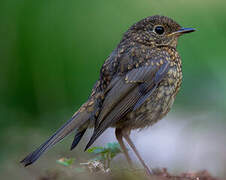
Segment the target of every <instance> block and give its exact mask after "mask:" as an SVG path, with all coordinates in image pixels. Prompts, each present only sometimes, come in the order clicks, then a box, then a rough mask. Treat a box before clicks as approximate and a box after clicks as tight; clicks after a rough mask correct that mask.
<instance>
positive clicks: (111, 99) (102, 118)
mask: <svg viewBox="0 0 226 180" xmlns="http://www.w3.org/2000/svg"><path fill="white" fill-rule="evenodd" d="M162 62H163V63H162V64H158V65H156V64H155V65H145V66H141V67H139V68H136V69H132V70H131V71H129V72H128V73H127V74H126V75H125V76H120V78H119V76H117V77H116V80H114V79H113V80H112V83H113V85H111V83H110V85H109V86H111V89H110V90H109V91H108V93H107V94H106V97H105V99H104V102H103V106H102V107H103V108H102V110H101V112H100V114H99V116H98V119H97V120H96V124H95V128H94V133H93V135H92V137H91V139H90V141H89V143H88V144H87V146H86V149H87V148H88V147H89V146H91V145H92V144H93V142H94V141H95V140H96V139H97V138H98V137H99V136H100V135H101V134H102V133H103V132H104V131H105V130H106V129H107V128H108V127H110V126H111V125H113V124H115V123H116V122H117V121H118V120H120V119H122V118H123V117H124V116H125V115H126V114H127V113H129V112H131V111H133V110H134V109H136V108H138V107H140V105H141V104H143V102H144V101H145V100H146V98H148V97H149V96H150V95H151V94H152V92H153V91H154V90H155V89H156V87H157V86H158V84H159V82H160V81H161V80H162V79H163V78H164V77H165V76H166V74H167V72H168V70H169V62H168V61H166V60H165V61H162Z"/></svg>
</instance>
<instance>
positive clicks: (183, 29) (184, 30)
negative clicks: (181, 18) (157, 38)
mask: <svg viewBox="0 0 226 180" xmlns="http://www.w3.org/2000/svg"><path fill="white" fill-rule="evenodd" d="M194 31H195V29H194V28H181V29H179V30H178V31H175V32H173V33H171V34H169V35H168V36H172V35H177V36H180V35H182V34H187V33H191V32H194Z"/></svg>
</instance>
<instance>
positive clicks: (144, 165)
mask: <svg viewBox="0 0 226 180" xmlns="http://www.w3.org/2000/svg"><path fill="white" fill-rule="evenodd" d="M122 136H123V137H124V138H125V140H126V141H127V143H128V144H129V145H130V147H131V148H132V149H133V151H134V153H135V154H136V156H137V158H138V159H139V161H140V162H141V164H142V165H143V167H144V169H145V171H146V173H147V175H152V174H153V171H152V170H151V169H150V168H149V167H148V166H147V165H146V164H145V162H144V160H143V159H142V157H141V156H140V154H139V152H138V151H137V148H136V146H135V145H134V144H133V142H132V140H131V139H130V136H129V133H128V131H122Z"/></svg>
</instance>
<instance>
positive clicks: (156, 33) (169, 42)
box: [124, 15, 195, 48]
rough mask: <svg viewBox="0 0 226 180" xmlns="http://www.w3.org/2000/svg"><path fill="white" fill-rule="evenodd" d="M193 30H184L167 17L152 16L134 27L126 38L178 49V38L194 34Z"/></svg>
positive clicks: (127, 33) (126, 34)
mask: <svg viewBox="0 0 226 180" xmlns="http://www.w3.org/2000/svg"><path fill="white" fill-rule="evenodd" d="M194 31H195V29H193V28H183V27H181V26H180V25H179V24H178V23H177V22H175V21H173V20H172V19H170V18H168V17H166V16H159V15H156V16H150V17H147V18H145V19H142V20H141V21H139V22H137V23H136V24H134V25H132V26H131V27H130V28H129V30H128V31H127V32H126V33H125V35H124V37H125V38H129V39H130V40H132V41H135V42H138V43H141V44H144V45H149V46H150V45H153V46H171V47H174V48H176V46H177V40H178V37H179V36H181V35H183V34H185V33H190V32H194Z"/></svg>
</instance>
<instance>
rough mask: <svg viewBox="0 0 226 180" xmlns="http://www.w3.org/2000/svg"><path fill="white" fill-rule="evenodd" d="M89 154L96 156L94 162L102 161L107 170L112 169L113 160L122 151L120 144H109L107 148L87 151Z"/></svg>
mask: <svg viewBox="0 0 226 180" xmlns="http://www.w3.org/2000/svg"><path fill="white" fill-rule="evenodd" d="M87 152H89V153H92V154H94V155H95V157H94V158H93V160H98V161H101V162H102V163H103V164H104V166H105V168H106V169H107V168H109V167H110V163H111V161H112V159H113V158H114V157H115V156H117V155H118V154H119V153H121V152H122V151H121V149H120V146H119V144H118V143H116V142H114V143H108V144H107V145H106V146H105V147H93V148H90V149H88V150H87Z"/></svg>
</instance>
